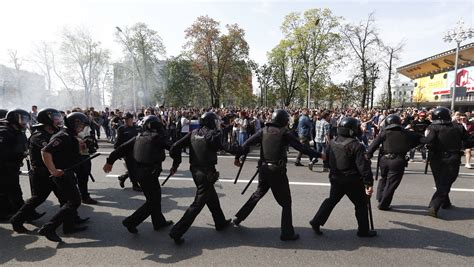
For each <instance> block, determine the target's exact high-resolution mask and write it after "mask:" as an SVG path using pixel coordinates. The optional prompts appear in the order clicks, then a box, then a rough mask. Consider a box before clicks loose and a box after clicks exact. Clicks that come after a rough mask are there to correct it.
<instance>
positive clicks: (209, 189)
mask: <svg viewBox="0 0 474 267" xmlns="http://www.w3.org/2000/svg"><path fill="white" fill-rule="evenodd" d="M190 169H191V173H192V175H193V180H194V183H195V184H196V187H197V191H196V196H195V197H194V201H193V203H192V204H191V206H189V208H188V209H187V210H186V212H185V213H184V215H183V217H182V218H181V219H180V220H179V221H178V222H177V223H176V224H175V225H174V226H173V228H172V229H171V232H170V234H171V235H173V236H176V237H179V236H182V235H183V234H184V233H185V232H186V231H187V230H188V229H189V227H191V225H192V223H193V222H194V220H195V219H196V217H197V216H198V215H199V213H200V212H201V210H202V209H203V208H204V206H207V207H208V208H209V210H210V211H211V214H212V218H213V219H214V224H215V226H216V227H219V226H221V225H223V224H225V217H224V213H223V212H222V209H221V204H220V202H219V197H218V196H217V193H216V189H215V188H214V182H215V181H210V180H209V179H208V175H210V174H212V173H215V171H216V170H215V168H214V166H212V167H207V168H204V167H193V166H191V168H190Z"/></svg>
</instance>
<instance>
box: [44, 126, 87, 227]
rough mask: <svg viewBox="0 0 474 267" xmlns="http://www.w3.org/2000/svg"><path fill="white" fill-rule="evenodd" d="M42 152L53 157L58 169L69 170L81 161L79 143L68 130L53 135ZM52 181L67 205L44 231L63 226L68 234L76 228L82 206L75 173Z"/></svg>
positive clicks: (47, 224) (67, 173) (66, 174)
mask: <svg viewBox="0 0 474 267" xmlns="http://www.w3.org/2000/svg"><path fill="white" fill-rule="evenodd" d="M42 151H44V152H48V153H50V154H51V155H52V157H53V162H54V165H55V166H56V168H57V169H61V170H65V169H68V168H70V167H71V166H72V165H74V164H75V163H77V162H78V161H79V156H80V154H79V141H78V140H77V138H76V137H75V136H74V135H73V134H72V133H71V132H69V130H68V129H63V130H61V131H59V132H58V133H57V134H55V135H53V136H52V137H51V140H50V141H49V143H48V144H47V145H46V146H45V147H44V148H43V149H42ZM52 179H53V182H54V184H55V185H56V187H57V189H58V191H59V194H60V195H61V196H62V197H63V199H64V201H65V203H64V205H63V206H62V207H61V208H60V210H59V211H58V213H56V215H54V216H53V218H51V220H50V221H49V222H48V223H46V224H45V225H44V226H43V228H42V229H48V230H55V229H56V228H58V227H59V226H60V225H61V224H63V230H64V231H65V232H67V231H68V230H70V229H72V228H73V227H74V225H73V222H74V217H75V216H76V214H77V209H78V208H79V206H80V205H81V195H80V193H79V189H78V187H77V180H76V177H75V174H74V172H73V171H69V172H65V173H64V176H61V177H53V178H52Z"/></svg>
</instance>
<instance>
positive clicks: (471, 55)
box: [397, 43, 474, 80]
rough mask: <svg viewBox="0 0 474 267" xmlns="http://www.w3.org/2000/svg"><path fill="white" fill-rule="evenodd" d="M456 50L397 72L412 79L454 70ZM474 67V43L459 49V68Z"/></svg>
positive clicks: (419, 61) (403, 67) (409, 65)
mask: <svg viewBox="0 0 474 267" xmlns="http://www.w3.org/2000/svg"><path fill="white" fill-rule="evenodd" d="M455 57H456V49H451V50H448V51H445V52H442V53H439V54H437V55H434V56H431V57H428V58H425V59H422V60H418V61H416V62H413V63H410V64H408V65H405V66H402V67H399V68H397V72H398V73H400V74H403V75H404V76H406V77H408V78H410V79H412V80H413V79H417V78H420V77H425V76H429V75H432V74H437V73H441V72H446V71H450V70H453V69H454V61H455ZM472 65H474V43H469V44H466V45H463V46H461V47H460V48H459V61H458V67H460V68H463V67H469V66H472Z"/></svg>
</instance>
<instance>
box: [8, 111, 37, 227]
mask: <svg viewBox="0 0 474 267" xmlns="http://www.w3.org/2000/svg"><path fill="white" fill-rule="evenodd" d="M29 122H30V114H29V113H28V112H27V111H25V110H22V109H13V110H10V111H9V112H8V113H7V114H6V120H4V121H2V123H1V124H0V173H1V178H0V195H3V196H4V198H6V200H7V203H6V204H7V205H5V206H6V207H5V208H6V209H7V210H6V211H5V212H2V213H16V212H17V211H18V210H19V209H20V208H21V206H23V204H24V203H25V202H24V201H23V192H22V191H21V186H20V176H19V173H20V167H21V166H23V159H24V158H25V157H26V155H27V138H26V135H25V131H26V129H27V127H28V124H29ZM4 215H6V214H4ZM43 215H44V213H41V214H39V213H37V212H36V211H32V213H31V214H30V216H29V217H28V218H27V219H28V220H36V219H38V218H39V217H41V216H43Z"/></svg>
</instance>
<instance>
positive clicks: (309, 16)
mask: <svg viewBox="0 0 474 267" xmlns="http://www.w3.org/2000/svg"><path fill="white" fill-rule="evenodd" d="M340 20H341V17H337V16H334V15H333V14H332V12H331V10H329V9H317V8H316V9H309V10H306V11H305V12H303V13H298V12H293V13H290V14H288V15H287V16H286V17H285V19H284V21H283V24H282V26H281V29H282V32H283V34H284V35H285V39H286V40H288V41H290V42H292V44H293V48H292V49H293V50H294V51H293V52H292V53H290V54H289V55H290V56H292V57H294V59H293V60H294V61H297V62H298V64H301V66H302V71H301V72H299V73H298V74H299V75H300V76H301V77H298V79H299V81H300V83H301V84H302V86H304V88H305V89H307V90H308V91H307V93H306V96H307V97H310V98H311V99H314V98H315V97H311V96H310V93H309V92H310V88H314V87H313V83H314V85H315V86H317V85H318V83H319V82H320V81H321V80H322V79H321V77H316V76H318V75H326V73H325V71H324V70H326V69H328V68H329V67H330V65H332V64H335V63H337V62H338V60H339V58H341V56H340V53H339V51H341V50H342V46H341V37H340V36H339V34H338V32H337V28H338V27H339V25H340ZM312 95H313V96H316V95H318V94H312ZM310 98H307V99H306V104H307V106H308V107H309V103H310V101H311V99H310Z"/></svg>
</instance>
